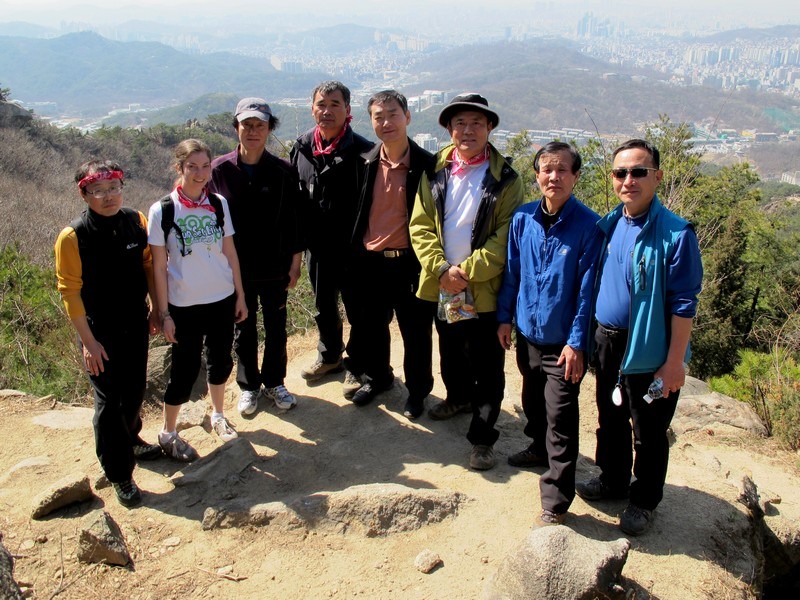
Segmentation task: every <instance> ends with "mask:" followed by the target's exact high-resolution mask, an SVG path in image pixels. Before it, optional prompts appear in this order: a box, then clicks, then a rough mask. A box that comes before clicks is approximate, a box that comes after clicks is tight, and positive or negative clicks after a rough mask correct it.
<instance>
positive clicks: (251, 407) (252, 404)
mask: <svg viewBox="0 0 800 600" xmlns="http://www.w3.org/2000/svg"><path fill="white" fill-rule="evenodd" d="M236 408H237V409H238V410H239V414H240V415H242V416H245V415H252V414H253V413H254V412H256V409H257V408H258V390H242V391H241V392H239V403H238V404H237V405H236Z"/></svg>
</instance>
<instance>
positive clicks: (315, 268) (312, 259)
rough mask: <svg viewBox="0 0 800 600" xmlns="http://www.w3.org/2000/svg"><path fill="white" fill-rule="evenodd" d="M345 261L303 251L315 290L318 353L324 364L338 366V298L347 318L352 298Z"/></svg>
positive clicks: (340, 338)
mask: <svg viewBox="0 0 800 600" xmlns="http://www.w3.org/2000/svg"><path fill="white" fill-rule="evenodd" d="M344 262H345V261H344V260H343V259H342V258H341V257H340V256H339V255H336V256H325V255H324V254H323V253H321V252H313V253H312V252H311V251H310V250H309V251H308V252H306V267H307V268H308V277H309V279H310V280H311V288H312V289H313V290H314V306H315V308H316V310H317V314H316V315H315V316H314V320H315V321H316V322H317V330H318V331H319V344H318V345H317V351H318V352H319V359H320V360H322V362H325V363H337V362H339V361H340V360H341V358H342V352H344V340H343V335H342V317H341V316H340V314H339V295H340V294H341V295H342V302H343V303H344V307H345V311H346V314H347V316H348V320H349V317H350V313H351V310H350V308H349V306H350V304H351V298H350V296H348V290H347V285H346V282H345V276H346V273H347V270H346V265H345V264H344Z"/></svg>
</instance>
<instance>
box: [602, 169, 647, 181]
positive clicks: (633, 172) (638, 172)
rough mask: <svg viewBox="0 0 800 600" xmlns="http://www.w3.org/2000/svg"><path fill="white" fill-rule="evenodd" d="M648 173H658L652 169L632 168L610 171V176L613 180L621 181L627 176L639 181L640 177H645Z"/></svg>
mask: <svg viewBox="0 0 800 600" xmlns="http://www.w3.org/2000/svg"><path fill="white" fill-rule="evenodd" d="M648 171H658V169H655V168H653V167H633V168H632V169H611V174H612V175H613V176H614V179H619V180H623V179H625V178H626V177H627V176H628V175H630V176H631V177H633V178H634V179H641V178H642V177H647V173H648Z"/></svg>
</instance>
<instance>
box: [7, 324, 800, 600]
mask: <svg viewBox="0 0 800 600" xmlns="http://www.w3.org/2000/svg"><path fill="white" fill-rule="evenodd" d="M395 338H396V339H399V335H395ZM292 344H293V349H292V350H293V351H292V358H291V363H290V366H289V372H290V376H289V378H288V379H287V387H288V388H289V389H290V390H291V391H293V392H294V393H296V394H297V395H298V402H299V403H298V406H297V408H295V409H294V410H292V411H290V412H287V413H281V412H280V411H278V410H277V409H275V408H274V407H273V406H266V405H265V404H263V401H262V404H260V405H259V412H258V413H257V414H256V415H255V417H254V418H252V419H247V420H245V419H243V418H241V417H239V416H238V415H236V412H235V402H236V394H235V392H234V388H235V385H232V386H230V388H229V391H228V394H227V403H226V407H227V410H228V411H229V413H230V414H231V415H235V417H234V419H233V420H234V421H235V423H236V424H237V426H238V430H239V433H240V435H241V436H244V437H246V438H247V439H248V440H249V441H250V442H251V443H252V444H253V446H254V447H255V448H256V450H257V451H258V452H259V453H260V454H261V455H262V456H264V457H266V458H267V459H268V460H266V462H265V463H264V466H263V469H264V476H263V477H261V478H260V479H257V480H254V481H253V482H252V483H248V487H247V489H246V494H245V495H244V497H242V494H241V493H240V494H239V497H238V498H237V501H241V500H244V501H246V502H252V503H253V504H256V503H262V502H269V501H277V500H280V501H286V502H291V501H292V500H294V499H296V498H298V497H300V496H304V495H307V494H311V493H314V492H319V491H338V490H343V489H345V488H347V487H349V486H352V485H357V484H365V483H384V482H392V483H400V484H403V485H406V486H409V487H413V488H435V489H442V490H457V491H460V492H463V493H465V494H467V495H468V496H469V497H470V498H472V500H471V501H470V502H468V503H467V504H466V505H464V506H463V507H462V509H460V510H459V513H458V515H457V516H456V517H455V518H451V519H448V520H445V521H443V522H441V523H438V524H434V525H428V526H425V527H423V528H421V529H419V530H417V531H414V532H410V533H402V534H395V535H390V536H386V537H377V538H367V537H364V536H363V535H360V534H357V533H354V532H341V533H329V532H325V533H322V532H315V531H311V532H310V533H308V534H306V532H304V531H302V530H288V531H282V530H280V529H278V528H275V527H273V528H271V527H270V526H265V527H262V528H252V527H249V528H244V529H227V530H215V531H203V530H202V528H201V525H200V520H201V518H202V514H203V510H204V509H205V507H206V505H205V504H204V503H203V498H202V497H197V494H196V493H194V495H193V493H192V492H190V491H186V490H185V489H183V488H174V487H173V485H172V483H171V482H170V480H169V477H170V476H171V475H173V474H174V473H175V472H176V471H177V470H178V469H179V468H180V465H178V464H176V463H173V462H170V461H168V460H166V459H163V460H159V461H155V462H152V463H143V464H142V465H141V466H140V467H139V468H137V471H136V473H135V478H136V481H137V482H138V483H139V485H140V487H141V488H142V489H143V490H144V491H145V495H144V503H143V506H142V507H140V508H137V509H134V510H126V509H124V508H123V507H121V506H120V505H119V504H118V503H117V501H116V499H115V498H114V497H113V491H112V490H111V489H103V490H99V491H97V495H98V499H96V500H95V501H94V502H92V503H85V504H83V505H80V506H75V507H71V508H68V509H64V510H62V511H60V512H58V513H56V514H54V515H53V516H51V517H48V518H46V519H44V520H42V521H31V520H30V518H29V515H30V500H31V498H33V497H34V496H35V495H36V494H37V493H39V491H41V490H42V489H43V488H45V487H47V486H48V485H49V484H50V483H52V482H54V481H56V480H57V479H59V478H60V477H62V476H64V475H67V474H69V473H72V472H83V473H85V474H89V475H90V476H91V477H92V481H94V480H95V479H96V476H97V475H99V473H100V471H99V467H98V465H97V462H96V458H95V456H94V447H93V441H92V431H91V421H90V419H91V411H90V410H83V411H82V412H81V411H78V412H77V414H74V413H75V409H69V408H64V407H57V408H55V409H54V410H51V405H50V403H49V402H41V401H34V400H32V399H26V400H23V399H20V398H16V399H14V398H11V399H6V400H3V401H2V402H3V403H4V416H5V418H4V419H2V420H0V436H1V437H2V439H3V440H5V442H4V443H3V444H2V448H1V449H0V514H2V517H0V531H2V533H3V534H4V536H5V539H4V543H5V545H6V547H7V548H8V549H9V550H10V551H11V552H12V553H13V554H15V555H17V556H18V558H17V561H16V571H15V576H16V579H17V580H18V581H19V582H21V583H22V584H26V585H29V586H32V588H33V590H34V596H35V597H36V598H50V597H51V595H52V594H53V593H54V592H55V591H57V590H59V589H62V590H63V591H62V592H61V593H60V595H59V596H58V597H59V598H95V597H97V598H112V597H115V598H140V599H149V598H153V599H159V600H163V599H167V598H182V599H183V598H220V597H234V596H236V597H239V598H283V599H295V598H298V599H299V598H351V597H363V598H403V599H406V598H418V599H423V598H426V599H445V598H458V599H469V598H478V597H479V596H480V594H481V591H482V588H483V585H484V582H485V580H486V579H487V578H488V577H489V576H490V575H491V574H492V573H494V571H495V570H496V569H497V568H498V566H499V565H500V562H501V561H502V559H503V557H504V556H505V555H506V554H507V553H508V552H510V551H511V550H512V549H513V548H514V547H516V546H517V545H518V544H519V542H520V541H521V539H522V538H523V537H524V536H525V535H526V533H527V532H528V530H529V529H530V527H531V525H532V524H533V523H534V520H535V518H536V516H537V515H538V512H539V509H540V506H539V486H538V480H539V476H540V474H541V473H542V470H541V469H539V470H518V469H514V468H512V467H510V466H508V465H507V464H506V458H507V456H508V455H509V454H512V453H514V452H516V451H518V450H519V449H521V448H522V447H524V446H526V445H527V443H528V442H527V439H526V438H525V436H524V435H523V433H522V429H523V427H524V418H521V416H520V414H519V413H520V412H521V411H520V408H519V406H518V405H519V386H520V382H519V377H518V374H517V370H516V366H515V365H514V360H513V355H512V353H508V355H507V363H506V373H507V383H506V400H505V401H504V404H503V411H502V413H501V417H500V421H499V428H500V430H501V437H500V440H499V442H498V443H497V445H496V447H495V449H496V452H497V457H498V466H497V467H496V468H495V469H493V470H491V471H488V472H484V473H479V472H475V471H471V470H469V469H468V468H467V459H468V454H469V450H470V446H469V444H468V443H467V441H466V439H465V438H464V434H465V433H466V429H467V426H468V419H469V417H468V416H467V415H462V416H459V417H456V418H455V419H452V420H450V421H445V422H436V421H431V420H430V419H429V418H428V417H427V416H423V417H422V418H421V419H419V420H418V421H417V422H415V423H412V422H409V421H408V420H407V419H406V418H405V417H403V416H402V408H403V403H404V395H405V388H404V387H403V386H402V385H401V384H400V383H399V380H398V382H396V383H395V386H394V388H393V389H392V390H391V391H390V392H388V393H386V394H384V395H382V396H381V397H379V398H378V400H377V401H376V402H374V403H373V404H372V405H370V406H367V407H363V408H358V407H355V406H353V405H352V404H351V403H350V402H348V401H347V400H345V399H344V398H342V396H341V390H340V386H341V381H342V377H341V375H339V376H338V378H337V379H332V380H329V381H326V382H325V383H323V384H321V385H317V386H313V387H309V386H307V385H306V383H305V382H304V381H303V380H301V379H300V378H299V376H298V375H297V374H298V373H299V371H300V368H301V367H302V366H303V365H305V364H306V363H307V362H310V361H312V360H313V358H314V355H315V352H314V351H313V350H312V349H311V348H312V345H313V342H312V341H311V340H310V339H307V338H306V339H302V338H301V339H295V340H293V342H292ZM401 352H402V350H401V348H400V347H399V345H398V344H397V343H395V346H394V347H393V353H394V356H395V357H396V358H395V359H394V361H393V362H394V363H395V364H401V362H402V361H401V360H400V358H399V357H400V356H401ZM436 360H437V364H438V358H436ZM396 374H397V375H398V377H399V378H400V379H402V369H397V370H396ZM442 397H443V388H442V386H441V382H440V381H439V380H438V378H437V383H436V388H435V389H434V392H433V395H432V396H431V397H429V398H428V403H431V402H434V401H436V400H437V399H440V398H442ZM593 404H594V401H593V380H592V379H591V377H587V379H586V381H585V382H584V384H583V389H582V396H581V410H582V415H581V435H582V439H581V459H580V463H579V474H578V476H579V478H581V477H585V476H589V475H591V474H593V473H594V466H593V462H592V460H591V457H593V455H594V428H595V422H596V421H595V419H596V413H595V410H594V407H593ZM69 414H74V416H75V417H76V422H75V427H74V428H60V429H54V428H52V427H50V426H46V425H43V424H40V423H42V422H43V421H42V419H43V418H45V419H46V418H47V415H49V416H50V417H53V416H56V417H57V420H58V421H59V422H61V423H62V424H65V423H66V419H65V417H66V416H67V415H69ZM159 427H160V419H159V416H158V414H157V413H154V414H148V415H147V416H146V419H145V430H144V437H145V438H146V439H150V440H152V439H155V436H156V432H157V431H158V429H159ZM185 435H186V437H187V439H189V440H190V441H191V442H192V443H193V444H194V445H195V447H196V448H197V450H198V451H199V452H200V454H201V456H205V455H207V454H208V453H209V452H211V451H212V450H213V449H214V448H215V447H217V446H218V445H219V442H218V441H217V440H216V439H215V438H214V437H212V436H211V435H210V434H209V433H207V432H206V431H204V430H202V429H201V428H193V429H190V430H187V431H186V432H185ZM764 448H767V446H766V444H765V442H762V441H757V440H752V439H749V438H746V437H744V438H722V436H714V435H710V434H709V432H704V433H700V434H693V435H689V436H683V437H681V438H679V439H678V441H677V442H676V444H675V445H674V447H673V452H672V460H671V464H670V473H669V476H668V484H667V489H666V493H665V498H664V501H663V503H662V505H661V506H660V507H659V509H658V512H657V519H656V521H655V524H654V527H653V528H652V530H651V531H650V532H648V533H647V534H646V535H645V536H643V537H641V538H639V539H633V540H632V542H633V543H632V548H631V552H630V555H629V559H628V563H627V565H626V567H625V569H624V570H623V575H625V577H626V582H625V585H626V586H627V587H629V588H632V589H634V590H635V591H636V594H637V597H641V598H646V597H647V598H649V597H654V598H663V599H668V598H676V599H678V598H680V599H684V598H698V597H704V596H708V597H723V596H727V595H731V596H735V597H747V593H746V591H745V589H746V586H745V584H743V583H741V582H740V581H739V580H740V579H744V580H747V578H749V577H750V576H751V570H752V568H753V565H752V564H751V562H749V560H748V557H747V553H746V552H744V551H743V550H742V548H743V547H744V546H745V545H746V543H747V540H746V539H743V536H745V535H746V532H745V531H744V530H743V529H742V523H743V522H746V519H745V518H744V513H743V510H742V509H741V508H740V507H739V506H738V505H737V504H736V502H735V498H736V496H737V494H738V491H737V488H736V484H737V483H738V482H739V481H740V480H741V476H742V475H744V474H746V473H748V474H752V475H753V477H754V479H755V480H756V483H757V484H758V485H759V486H764V487H766V488H768V489H770V490H771V491H773V492H775V493H778V494H780V495H781V496H782V498H783V503H782V504H781V505H780V511H781V512H782V513H784V514H785V515H787V518H789V517H792V516H793V517H794V518H795V520H798V518H800V506H798V503H800V497H798V495H797V494H796V490H797V489H800V480H798V478H797V477H796V476H795V475H792V474H790V472H791V461H792V460H795V461H796V458H794V459H792V457H791V455H787V454H782V453H779V452H774V451H772V450H770V451H769V455H768V453H767V451H766V450H765V449H764ZM760 449H763V450H760ZM216 492H220V490H215V494H216ZM216 495H218V494H216ZM99 507H103V508H105V510H107V511H108V512H109V513H110V514H111V515H112V516H113V518H114V519H115V520H116V521H117V522H118V523H119V525H120V526H121V528H122V531H123V533H124V534H125V536H126V538H127V541H128V544H129V547H130V550H131V553H132V555H133V559H134V568H133V569H131V570H127V569H120V568H110V567H106V566H86V565H82V564H79V563H78V562H77V560H76V559H75V557H74V550H75V546H76V542H77V533H78V525H79V517H81V516H82V515H84V514H86V513H87V512H89V511H90V510H92V509H96V508H99ZM624 508H625V506H624V503H622V502H619V503H610V504H608V505H605V506H601V505H596V506H590V505H588V504H586V503H585V502H583V501H582V500H580V499H579V498H576V500H575V502H574V504H573V506H572V510H571V515H570V517H569V520H568V521H567V526H569V527H572V528H573V529H575V530H576V531H578V532H579V533H581V534H583V535H586V536H589V537H593V538H595V539H603V540H611V539H616V538H617V537H621V536H622V533H621V532H620V531H619V529H617V527H616V526H615V523H616V519H617V517H618V515H619V513H620V512H621V511H622V510H623V509H624ZM37 540H38V541H37ZM426 548H429V549H431V550H433V551H434V552H437V553H438V554H439V555H440V556H441V557H442V559H443V561H444V564H443V566H442V567H440V568H438V569H437V570H436V571H434V572H433V573H431V574H429V575H423V574H422V573H420V572H419V571H417V570H416V569H415V568H414V558H415V557H416V556H417V554H418V553H420V552H421V551H422V550H424V549H426ZM62 563H63V572H62Z"/></svg>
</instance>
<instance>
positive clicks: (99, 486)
mask: <svg viewBox="0 0 800 600" xmlns="http://www.w3.org/2000/svg"><path fill="white" fill-rule="evenodd" d="M110 487H111V482H110V481H109V480H108V477H106V475H105V473H103V474H101V475H98V476H97V479H95V480H94V489H96V490H104V489H106V488H110Z"/></svg>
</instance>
